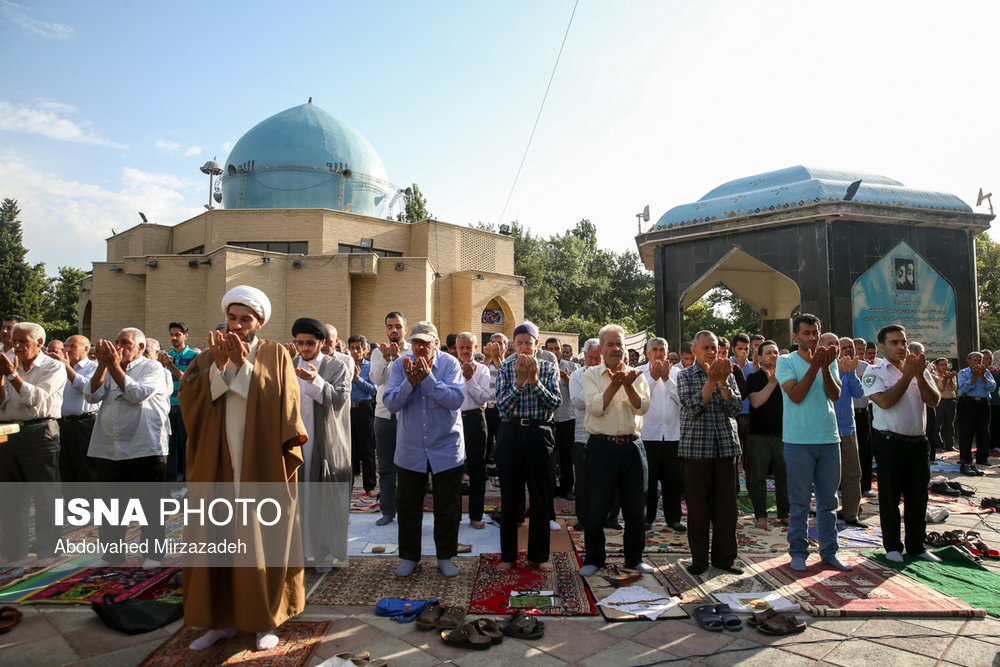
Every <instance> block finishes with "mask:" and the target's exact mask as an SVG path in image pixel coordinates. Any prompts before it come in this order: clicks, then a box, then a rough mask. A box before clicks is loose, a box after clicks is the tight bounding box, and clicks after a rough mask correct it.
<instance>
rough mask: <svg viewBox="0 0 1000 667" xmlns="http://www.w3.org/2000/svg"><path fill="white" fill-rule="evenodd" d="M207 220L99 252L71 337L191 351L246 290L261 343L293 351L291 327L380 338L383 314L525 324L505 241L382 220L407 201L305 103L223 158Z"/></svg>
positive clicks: (449, 326)
mask: <svg viewBox="0 0 1000 667" xmlns="http://www.w3.org/2000/svg"><path fill="white" fill-rule="evenodd" d="M202 171H204V172H205V173H206V174H208V173H212V174H214V175H219V176H220V179H219V189H218V191H217V192H216V194H215V199H216V201H217V202H218V201H220V200H221V205H222V208H212V209H209V210H206V211H205V212H204V213H202V214H200V215H197V216H195V217H193V218H191V219H189V220H185V221H183V222H180V223H178V224H176V225H174V226H167V225H159V224H139V225H136V226H135V227H132V228H131V229H129V230H126V231H124V232H121V233H118V234H116V235H114V236H112V237H111V238H109V239H107V257H106V258H105V260H104V261H100V262H94V263H93V271H92V274H91V275H90V276H88V277H87V278H86V279H85V280H84V281H83V282H82V283H81V290H80V292H81V293H80V328H81V332H82V333H83V334H84V335H86V336H89V337H90V338H91V339H97V338H107V339H113V338H114V336H115V335H116V334H117V332H118V331H119V330H120V329H121V328H123V327H126V326H135V327H138V328H140V329H142V330H143V331H144V332H146V333H147V334H148V335H151V336H154V337H156V336H158V337H160V338H161V339H162V338H165V337H166V333H167V327H168V325H169V323H170V322H172V321H177V320H180V321H184V322H185V323H187V325H188V326H189V328H190V330H191V333H192V341H191V344H192V345H193V346H199V347H200V346H203V345H204V336H205V335H207V332H208V331H209V330H211V329H213V328H215V326H216V325H217V324H219V322H221V321H222V319H223V316H222V312H221V310H220V306H219V301H220V299H221V298H222V295H223V294H224V293H225V292H226V291H227V290H229V289H230V288H232V287H234V286H236V285H241V284H246V285H252V286H254V287H257V288H260V289H261V290H263V291H264V292H265V293H266V294H267V295H268V296H269V297H270V299H271V303H272V305H273V312H272V315H271V320H270V321H269V322H267V323H265V325H264V328H263V330H262V336H263V337H264V338H270V339H272V340H288V339H290V337H291V336H290V329H291V324H292V322H293V321H294V320H295V319H296V318H298V317H303V316H310V317H315V318H317V319H319V320H322V321H324V322H329V323H331V324H333V325H334V326H336V327H337V331H338V333H339V335H340V337H341V338H342V339H344V340H346V338H347V336H348V335H350V334H353V333H360V334H364V335H365V336H367V337H368V338H369V339H370V340H376V341H378V340H383V339H384V337H385V328H384V324H383V322H384V318H385V315H386V313H388V312H390V311H394V310H398V311H401V312H403V313H404V314H405V315H406V317H407V319H408V320H409V321H410V322H411V323H412V322H416V321H418V320H430V321H433V322H434V323H435V324H436V325H437V327H438V330H439V331H440V332H441V335H442V338H443V337H444V335H445V334H446V333H449V332H460V331H472V332H473V333H475V334H477V335H479V336H480V341H482V339H483V337H484V336H485V337H488V336H489V335H490V334H491V333H493V332H503V333H505V334H507V335H508V336H510V335H512V333H513V330H514V327H515V326H516V325H517V323H519V322H520V321H521V320H522V318H523V313H524V281H523V279H522V278H521V277H519V276H516V275H514V240H513V238H512V237H511V236H509V235H503V234H495V233H492V232H487V231H482V230H478V229H472V228H470V227H465V226H460V225H455V224H450V223H446V222H440V221H438V220H421V221H419V222H414V223H412V224H411V223H408V222H400V221H397V220H395V219H393V218H392V217H391V216H392V213H393V210H392V207H393V205H394V204H396V203H397V202H398V203H399V206H398V207H397V209H396V210H397V211H398V210H399V209H401V208H402V205H403V204H404V203H405V199H403V196H404V191H402V190H400V189H399V188H397V187H396V186H394V185H392V184H391V182H390V181H389V180H388V176H387V173H386V169H385V166H384V165H383V164H382V160H381V159H380V158H379V156H378V153H376V151H375V149H374V148H373V147H372V145H371V144H370V143H369V142H368V141H367V140H366V139H365V138H364V137H363V136H362V135H361V134H360V133H359V132H358V131H357V130H355V129H354V128H352V127H351V126H349V125H347V124H346V123H344V122H342V121H340V120H338V119H336V118H334V117H333V116H331V115H330V114H328V113H327V112H326V111H324V110H322V109H320V108H319V107H318V106H317V105H315V104H313V103H312V99H311V98H310V101H309V103H307V104H303V105H301V106H296V107H292V108H291V109H287V110H285V111H282V112H281V113H278V114H276V115H274V116H271V117H270V118H268V119H266V120H264V121H262V122H261V123H259V124H258V125H256V126H255V127H253V128H252V129H250V130H249V131H248V132H247V133H246V134H245V135H243V137H242V138H241V139H240V140H239V141H238V142H237V143H236V145H235V146H233V149H232V152H231V153H230V154H229V157H228V159H227V160H226V161H225V164H223V165H218V164H217V163H215V162H209V163H207V164H206V165H205V167H203V168H202Z"/></svg>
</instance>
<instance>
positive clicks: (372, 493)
mask: <svg viewBox="0 0 1000 667" xmlns="http://www.w3.org/2000/svg"><path fill="white" fill-rule="evenodd" d="M365 495H366V496H368V497H369V498H378V491H376V490H375V489H372V490H371V491H366V492H365Z"/></svg>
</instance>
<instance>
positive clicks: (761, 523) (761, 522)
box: [753, 519, 767, 530]
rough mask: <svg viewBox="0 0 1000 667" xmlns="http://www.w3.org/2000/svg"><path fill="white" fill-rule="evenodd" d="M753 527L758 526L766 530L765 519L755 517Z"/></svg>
mask: <svg viewBox="0 0 1000 667" xmlns="http://www.w3.org/2000/svg"><path fill="white" fill-rule="evenodd" d="M753 527H754V528H760V529H761V530H767V519H757V520H756V521H754V522H753Z"/></svg>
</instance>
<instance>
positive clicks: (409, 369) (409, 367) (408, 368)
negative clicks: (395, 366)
mask: <svg viewBox="0 0 1000 667" xmlns="http://www.w3.org/2000/svg"><path fill="white" fill-rule="evenodd" d="M379 347H381V345H379ZM403 372H404V373H405V374H406V380H407V381H408V382H409V383H410V386H411V387H414V388H416V386H417V382H419V381H420V380H419V379H417V368H416V366H414V365H413V360H412V359H410V358H409V357H403Z"/></svg>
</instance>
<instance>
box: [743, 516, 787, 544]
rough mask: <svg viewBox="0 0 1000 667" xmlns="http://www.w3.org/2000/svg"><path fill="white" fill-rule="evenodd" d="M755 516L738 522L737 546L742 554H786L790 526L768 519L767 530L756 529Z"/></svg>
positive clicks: (745, 517) (744, 517) (746, 517)
mask: <svg viewBox="0 0 1000 667" xmlns="http://www.w3.org/2000/svg"><path fill="white" fill-rule="evenodd" d="M755 522H756V519H755V518H754V517H753V514H751V515H750V516H741V517H739V518H738V519H737V520H736V545H737V547H738V548H739V550H740V552H744V551H747V552H753V553H785V552H786V551H788V526H786V525H784V524H782V523H779V522H778V520H777V519H768V521H767V530H764V529H763V528H755V527H754V523H755Z"/></svg>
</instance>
